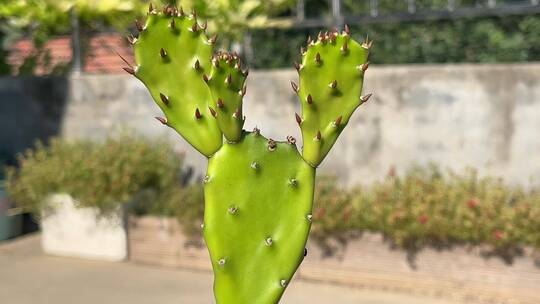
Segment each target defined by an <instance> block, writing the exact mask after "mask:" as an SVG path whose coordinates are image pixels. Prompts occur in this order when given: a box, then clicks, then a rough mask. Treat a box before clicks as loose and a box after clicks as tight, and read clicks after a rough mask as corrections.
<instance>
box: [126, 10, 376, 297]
mask: <svg viewBox="0 0 540 304" xmlns="http://www.w3.org/2000/svg"><path fill="white" fill-rule="evenodd" d="M136 26H137V29H138V30H139V32H140V33H139V36H138V37H137V38H135V37H131V38H129V40H130V42H131V43H132V44H133V45H134V49H135V59H136V62H137V64H136V65H135V66H131V65H130V66H129V67H126V68H125V70H126V71H127V72H128V73H130V74H132V75H134V76H135V77H137V78H139V79H140V80H141V81H142V82H143V83H144V84H145V85H146V87H147V88H148V90H149V91H150V93H151V95H152V97H153V98H154V100H155V102H156V104H157V105H158V106H159V107H160V108H161V109H162V110H163V112H164V113H165V117H158V118H157V119H158V120H159V121H160V122H161V123H163V124H164V125H166V126H169V127H171V128H173V129H175V130H176V131H177V132H178V133H179V134H180V135H182V136H183V137H184V139H185V140H186V141H188V142H189V143H190V144H192V145H193V146H194V147H195V148H196V149H197V150H198V151H200V152H201V153H202V154H204V155H205V156H206V157H207V158H208V170H207V175H206V177H205V178H204V184H205V185H204V188H205V214H204V224H203V225H202V227H203V231H204V238H205V241H206V244H207V246H208V249H209V252H210V258H211V260H212V261H211V262H212V266H213V269H214V275H215V279H214V294H215V298H216V302H217V303H219V304H248V303H249V304H253V303H256V304H272V303H278V302H279V299H280V298H281V296H282V295H283V292H284V291H285V288H286V287H287V285H288V284H289V282H290V281H291V279H292V277H293V275H294V273H295V271H296V269H297V268H298V266H299V265H300V263H301V262H302V260H303V258H304V255H305V249H304V248H305V245H306V242H307V238H308V235H309V231H310V227H311V220H312V216H311V210H312V204H313V187H314V182H315V170H316V167H317V166H318V165H319V164H320V163H321V161H322V160H323V159H324V158H325V156H326V155H327V154H328V152H329V151H330V149H331V147H332V146H333V145H334V143H335V142H336V140H337V138H338V136H339V134H340V133H341V132H342V131H343V129H344V127H345V126H346V124H347V122H348V121H349V119H350V117H351V115H352V114H353V112H354V110H355V109H356V108H357V107H358V106H359V105H361V104H362V103H364V102H366V101H367V99H368V98H369V96H370V95H367V96H363V97H362V96H361V95H360V94H361V91H362V81H363V79H364V74H365V71H366V70H367V68H368V65H369V64H368V62H367V57H368V51H369V48H370V47H371V42H369V41H366V42H364V43H362V44H359V43H358V42H356V41H354V40H353V39H351V37H350V34H349V29H348V28H347V27H345V30H344V31H343V32H342V33H338V32H337V31H334V32H330V33H324V34H323V33H321V34H319V36H318V37H317V39H316V40H313V41H312V40H311V39H308V46H307V49H303V50H302V62H301V63H297V64H295V67H296V69H297V70H298V72H299V75H300V85H297V84H296V83H294V82H292V83H291V84H292V88H293V90H294V91H295V92H296V93H297V94H298V96H299V98H300V101H301V103H302V115H299V114H296V120H297V122H298V124H299V125H300V128H301V129H302V137H303V144H304V146H303V149H302V154H300V153H299V151H298V149H297V147H296V140H295V139H294V138H292V137H291V136H289V137H287V140H286V141H283V142H277V141H274V140H272V139H267V138H265V137H264V136H263V135H261V134H260V131H259V130H258V129H255V130H253V132H246V131H244V130H243V129H242V128H243V124H244V120H245V118H244V116H243V113H242V102H243V97H244V95H245V94H246V86H245V80H246V77H247V74H248V73H247V70H244V69H243V67H242V64H241V62H240V59H239V58H238V56H237V55H234V54H229V53H226V52H214V44H215V42H216V39H215V37H214V38H209V37H207V35H206V34H205V29H206V25H204V24H200V23H199V22H198V21H197V16H196V14H195V13H194V12H193V13H191V14H185V13H184V12H183V11H182V9H177V8H175V7H172V6H166V7H165V8H164V9H163V10H162V11H159V12H158V11H156V10H155V9H154V8H153V7H152V6H150V9H149V15H148V18H147V20H146V23H144V24H142V23H139V22H137V23H136Z"/></svg>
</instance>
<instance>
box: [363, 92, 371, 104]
mask: <svg viewBox="0 0 540 304" xmlns="http://www.w3.org/2000/svg"><path fill="white" fill-rule="evenodd" d="M371 95H373V94H372V93H369V94H367V95H364V96H362V97H360V100H361V101H362V103H364V102H366V101H368V100H369V99H370V98H371Z"/></svg>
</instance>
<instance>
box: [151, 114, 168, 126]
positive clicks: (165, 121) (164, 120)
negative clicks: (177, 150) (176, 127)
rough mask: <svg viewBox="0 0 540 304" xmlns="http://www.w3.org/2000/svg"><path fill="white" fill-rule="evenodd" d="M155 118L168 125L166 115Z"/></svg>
mask: <svg viewBox="0 0 540 304" xmlns="http://www.w3.org/2000/svg"><path fill="white" fill-rule="evenodd" d="M154 118H155V119H157V120H158V121H159V122H160V123H161V124H163V125H167V118H165V117H160V116H156V117H154Z"/></svg>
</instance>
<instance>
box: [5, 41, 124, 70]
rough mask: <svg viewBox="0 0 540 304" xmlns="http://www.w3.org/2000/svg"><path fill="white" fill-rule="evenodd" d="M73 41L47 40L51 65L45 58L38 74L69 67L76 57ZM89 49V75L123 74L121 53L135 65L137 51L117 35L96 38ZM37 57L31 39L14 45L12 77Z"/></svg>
mask: <svg viewBox="0 0 540 304" xmlns="http://www.w3.org/2000/svg"><path fill="white" fill-rule="evenodd" d="M70 39H71V38H70V37H69V36H61V37H57V38H53V39H50V40H49V41H47V43H46V44H45V46H44V49H45V50H48V52H49V53H50V59H49V60H50V61H49V62H50V64H47V63H46V62H47V59H46V58H44V56H41V57H40V58H39V59H38V62H39V63H38V67H37V68H36V70H35V73H34V74H36V75H47V74H50V73H51V71H52V70H53V68H54V67H55V66H58V65H69V63H70V61H71V58H72V50H71V40H70ZM86 49H87V53H86V57H85V58H84V60H83V72H85V73H94V74H116V73H123V72H124V71H123V70H122V67H125V66H126V64H125V63H124V62H123V61H122V59H120V57H119V56H118V54H120V55H122V57H124V58H125V59H126V60H127V61H128V62H134V59H133V51H132V49H131V47H130V45H129V43H128V42H127V41H126V39H125V38H124V37H122V36H121V35H119V34H116V33H101V34H95V35H92V37H90V39H89V42H88V47H87V48H86ZM117 53H118V54H117ZM35 54H36V48H35V47H34V45H33V43H32V41H31V40H30V39H22V40H19V41H17V42H16V43H14V44H13V46H12V47H11V48H10V53H9V56H8V63H9V64H10V65H11V66H12V67H13V71H12V74H14V75H17V74H19V68H20V66H21V65H22V63H23V62H24V60H25V59H26V58H28V57H30V56H32V55H35Z"/></svg>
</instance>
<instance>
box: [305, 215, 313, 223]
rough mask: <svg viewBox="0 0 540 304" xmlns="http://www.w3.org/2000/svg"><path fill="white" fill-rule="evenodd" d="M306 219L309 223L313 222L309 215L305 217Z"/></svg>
mask: <svg viewBox="0 0 540 304" xmlns="http://www.w3.org/2000/svg"><path fill="white" fill-rule="evenodd" d="M306 219H307V220H308V221H309V222H310V223H311V221H312V220H313V215H311V214H308V215H306Z"/></svg>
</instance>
